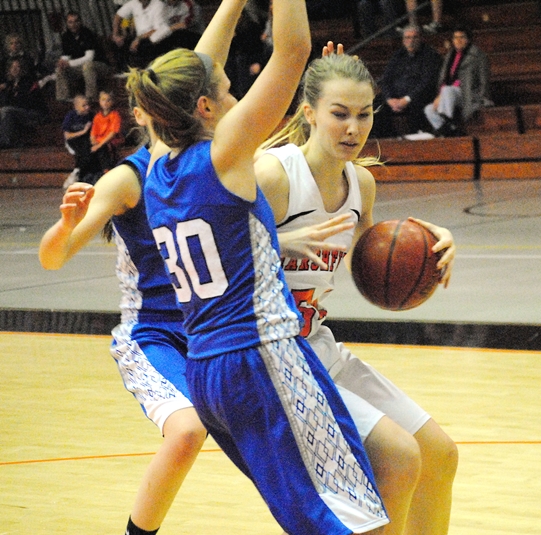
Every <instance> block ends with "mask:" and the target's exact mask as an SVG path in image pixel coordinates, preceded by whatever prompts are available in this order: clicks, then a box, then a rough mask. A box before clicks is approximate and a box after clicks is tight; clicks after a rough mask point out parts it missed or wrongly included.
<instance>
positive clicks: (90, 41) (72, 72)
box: [56, 11, 113, 102]
mask: <svg viewBox="0 0 541 535" xmlns="http://www.w3.org/2000/svg"><path fill="white" fill-rule="evenodd" d="M66 27H67V29H66V31H65V32H64V33H63V34H62V57H61V58H60V59H59V60H58V63H57V66H56V99H57V100H63V101H67V100H71V98H72V97H73V92H74V87H75V86H76V84H77V83H80V82H84V93H85V95H86V98H87V99H89V100H91V101H93V102H96V101H97V100H98V91H99V83H100V82H103V81H104V80H107V79H108V78H109V77H110V76H111V75H112V74H113V70H112V68H111V67H110V66H109V65H108V64H107V61H106V58H105V54H104V52H103V50H102V47H101V46H100V43H99V41H98V38H97V36H96V35H95V34H94V33H93V32H92V31H91V30H89V29H88V28H86V27H85V26H83V24H82V21H81V17H80V15H79V13H77V12H75V11H69V12H68V14H67V15H66Z"/></svg>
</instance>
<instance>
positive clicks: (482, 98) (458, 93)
mask: <svg viewBox="0 0 541 535" xmlns="http://www.w3.org/2000/svg"><path fill="white" fill-rule="evenodd" d="M489 80H490V63H489V60H488V56H487V55H486V54H485V53H484V52H483V51H482V50H481V49H480V48H478V47H477V46H476V45H474V44H473V43H472V33H471V31H470V30H469V29H468V28H465V27H463V26H457V27H456V28H455V30H454V31H453V40H452V47H451V49H450V50H449V52H448V53H447V54H446V56H445V59H444V61H443V66H442V68H441V71H440V76H439V80H438V86H439V93H438V96H437V97H436V99H435V100H434V102H431V103H430V104H427V106H425V109H424V111H425V115H426V117H427V119H428V120H429V121H430V124H431V125H432V128H433V130H434V133H435V135H436V136H440V137H452V136H456V135H460V134H461V133H462V127H463V125H464V124H465V123H466V122H467V121H468V120H469V119H470V118H471V117H472V116H473V114H474V113H475V112H476V111H477V110H479V109H481V108H482V107H485V106H492V105H493V104H494V103H493V102H492V101H491V100H490V87H489V85H490V84H489Z"/></svg>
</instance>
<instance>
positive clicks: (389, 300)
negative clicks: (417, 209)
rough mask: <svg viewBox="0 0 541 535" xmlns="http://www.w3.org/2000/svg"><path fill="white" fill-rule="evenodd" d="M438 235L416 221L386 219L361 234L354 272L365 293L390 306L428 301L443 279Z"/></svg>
mask: <svg viewBox="0 0 541 535" xmlns="http://www.w3.org/2000/svg"><path fill="white" fill-rule="evenodd" d="M436 242H437V239H436V237H435V236H434V235H433V234H432V233H431V232H430V231H429V230H427V229H426V228H425V227H423V226H422V225H420V224H419V223H416V222H415V221H410V220H409V219H406V220H392V221H382V222H380V223H377V224H376V225H374V226H372V227H370V228H369V229H367V230H366V231H365V232H364V234H363V235H362V236H361V238H360V239H359V241H358V242H357V244H356V245H355V248H354V249H353V255H352V258H351V273H352V276H353V281H354V282H355V285H356V286H357V288H358V289H359V291H360V292H361V294H362V295H363V296H364V297H365V298H366V299H368V301H370V302H371V303H373V304H374V305H377V306H378V307H380V308H384V309H386V310H408V309H410V308H415V307H417V306H419V305H420V304H421V303H424V302H425V301H426V300H427V299H428V298H429V297H430V296H431V295H432V294H433V293H434V291H435V289H436V287H437V286H438V281H439V279H440V270H439V269H438V268H437V267H436V264H437V263H438V260H439V258H440V254H439V253H438V254H435V253H433V252H432V247H433V246H434V244H435V243H436Z"/></svg>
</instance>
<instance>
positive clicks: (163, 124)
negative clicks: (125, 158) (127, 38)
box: [126, 48, 220, 149]
mask: <svg viewBox="0 0 541 535" xmlns="http://www.w3.org/2000/svg"><path fill="white" fill-rule="evenodd" d="M219 82H220V78H219V76H218V75H217V74H216V69H213V70H212V73H207V68H206V66H205V64H204V62H203V61H202V60H201V57H200V56H198V55H197V54H196V53H195V52H193V51H192V50H188V49H184V48H177V49H175V50H171V51H170V52H168V53H167V54H164V55H163V56H160V57H159V58H157V59H155V60H154V61H153V62H152V63H151V64H150V65H149V67H147V68H146V69H134V68H132V69H130V73H129V75H128V80H127V82H126V89H127V91H128V95H129V98H130V105H131V107H132V108H133V107H134V106H138V107H140V108H141V109H142V110H143V111H144V112H145V113H147V114H148V115H149V116H150V117H151V118H152V127H153V129H154V131H155V132H156V135H157V136H158V137H159V138H160V139H161V140H162V141H163V142H164V143H165V144H166V145H168V146H169V147H172V148H180V149H183V148H186V147H189V146H190V145H192V144H193V143H195V142H196V141H198V140H200V139H202V138H203V137H204V136H205V131H204V129H203V125H202V123H201V122H200V121H199V120H198V119H197V117H196V116H195V115H194V111H195V109H196V106H197V101H198V99H199V97H200V96H202V95H205V96H208V97H209V98H213V99H215V98H216V96H217V94H218V85H219Z"/></svg>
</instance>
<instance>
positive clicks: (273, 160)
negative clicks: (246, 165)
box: [254, 152, 287, 185]
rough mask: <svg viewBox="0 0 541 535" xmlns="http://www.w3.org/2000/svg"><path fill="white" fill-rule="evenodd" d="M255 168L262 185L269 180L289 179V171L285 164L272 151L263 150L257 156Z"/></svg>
mask: <svg viewBox="0 0 541 535" xmlns="http://www.w3.org/2000/svg"><path fill="white" fill-rule="evenodd" d="M254 169H255V173H256V177H257V182H258V183H259V184H260V185H261V184H262V183H263V184H265V183H268V182H271V183H275V182H280V181H284V180H285V181H287V173H286V170H285V169H284V166H283V165H282V163H281V162H280V160H279V159H278V157H277V156H275V155H274V154H272V153H270V152H263V153H261V154H260V155H259V156H258V157H257V159H256V160H255V163H254Z"/></svg>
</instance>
